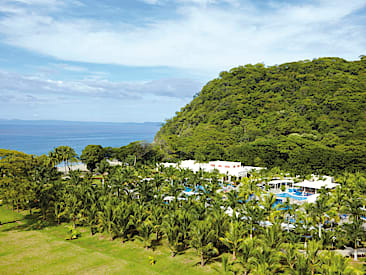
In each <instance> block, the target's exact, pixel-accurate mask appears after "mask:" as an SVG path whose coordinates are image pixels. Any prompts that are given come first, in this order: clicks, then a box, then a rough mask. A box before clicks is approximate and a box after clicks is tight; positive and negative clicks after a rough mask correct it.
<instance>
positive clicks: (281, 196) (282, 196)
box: [276, 193, 307, 201]
mask: <svg viewBox="0 0 366 275" xmlns="http://www.w3.org/2000/svg"><path fill="white" fill-rule="evenodd" d="M276 196H277V197H280V198H292V199H295V200H298V201H303V200H306V199H307V197H304V196H296V195H293V194H291V193H280V194H276Z"/></svg>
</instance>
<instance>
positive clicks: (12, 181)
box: [0, 148, 366, 274]
mask: <svg viewBox="0 0 366 275" xmlns="http://www.w3.org/2000/svg"><path fill="white" fill-rule="evenodd" d="M55 151H58V152H67V151H70V150H65V148H64V149H60V148H59V150H55ZM54 153H55V152H53V153H52V154H50V155H51V156H52V155H54ZM63 159H64V161H66V159H68V157H64V158H63ZM67 161H70V159H68V160H67ZM100 163H101V162H100ZM99 169H101V168H100V167H97V168H96V170H97V171H100V170H99ZM103 169H104V171H103V173H101V175H102V181H100V180H96V179H95V178H94V174H93V173H90V172H84V173H81V172H79V171H72V172H70V173H69V174H68V176H66V177H65V176H63V174H61V173H58V172H57V169H56V166H55V162H54V161H52V159H51V158H50V157H47V156H41V157H35V156H31V155H26V154H23V153H20V152H16V151H9V150H0V173H1V177H0V199H1V200H2V202H3V203H5V204H7V205H8V206H10V207H13V208H14V209H18V210H19V209H28V210H29V211H30V212H32V210H33V211H37V212H38V211H40V213H41V215H40V219H42V220H44V221H45V222H46V221H47V222H51V223H52V222H54V223H71V224H72V228H73V229H72V230H71V233H72V235H71V236H70V239H72V238H77V237H80V236H79V235H80V232H78V229H77V228H78V227H79V226H83V227H89V228H90V233H91V234H92V235H93V234H97V233H98V234H100V233H102V234H107V235H108V236H109V238H110V240H114V241H119V242H121V243H122V244H121V245H123V243H124V242H126V241H140V242H141V243H142V244H143V246H144V247H145V248H146V249H151V248H154V247H159V246H164V245H167V246H168V248H169V250H170V251H171V256H172V257H174V256H176V255H177V254H178V253H185V251H186V250H187V249H194V250H195V251H196V252H197V256H198V258H197V259H198V260H199V262H200V264H201V265H205V264H209V263H211V262H212V261H217V260H218V259H220V260H221V262H222V270H220V273H222V274H224V273H226V274H232V273H234V274H274V273H283V274H356V272H355V270H354V269H353V268H352V267H351V266H350V265H349V260H348V259H346V258H343V257H342V256H341V255H338V254H336V253H335V252H334V249H336V248H340V249H342V248H344V247H345V246H352V247H354V248H355V250H356V253H355V257H356V259H357V249H358V248H359V247H362V246H363V242H364V241H365V240H366V234H365V229H364V227H363V224H364V221H363V218H364V216H365V209H364V208H363V205H365V202H366V197H365V195H366V179H365V176H364V175H362V174H360V173H357V174H350V173H345V174H344V175H343V176H342V177H340V178H339V179H338V180H339V182H340V183H341V185H340V186H339V187H338V188H337V189H335V190H334V191H332V192H328V191H326V190H322V192H321V195H320V197H319V198H318V200H317V201H316V203H311V204H304V205H302V206H301V207H300V206H299V205H297V204H291V203H290V201H289V200H287V201H285V202H284V203H283V204H282V205H277V206H276V197H275V196H274V195H273V194H269V193H266V192H265V191H264V190H261V189H259V188H258V186H257V184H258V183H260V182H262V183H263V182H264V183H266V182H268V181H269V180H270V179H271V178H272V177H281V176H283V175H284V174H285V173H284V172H281V171H280V170H278V169H276V170H272V171H271V170H263V171H262V172H261V173H263V174H253V175H252V176H251V177H250V178H244V179H243V181H242V185H241V186H240V188H239V190H232V191H230V192H229V193H223V192H217V190H219V189H220V188H221V184H222V183H220V182H219V179H220V178H221V175H218V174H216V173H204V172H203V171H201V172H200V173H193V172H191V171H189V170H184V169H183V170H182V169H174V168H172V167H170V168H165V169H164V168H162V167H159V169H156V166H148V165H142V164H141V163H140V165H136V166H133V165H128V164H127V163H125V164H123V165H121V166H113V167H104V168H103ZM98 178H99V179H100V176H99V177H98ZM186 187H188V188H190V189H192V190H197V192H198V194H197V195H194V196H188V197H182V196H183V195H182V191H183V190H185V188H186ZM166 196H169V197H170V199H169V202H167V201H166V200H165V201H164V198H165V197H166ZM182 198H184V199H182ZM344 215H347V218H346V219H342V218H344ZM290 224H291V225H292V226H293V227H290ZM228 255H231V256H228Z"/></svg>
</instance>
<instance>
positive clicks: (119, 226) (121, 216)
mask: <svg viewBox="0 0 366 275" xmlns="http://www.w3.org/2000/svg"><path fill="white" fill-rule="evenodd" d="M132 207H133V206H131V205H130V204H129V203H127V202H126V201H124V200H122V201H121V202H120V203H119V204H118V206H117V207H116V208H115V210H114V216H115V219H114V222H113V225H112V230H113V232H114V234H115V235H116V236H117V237H119V238H121V242H122V243H124V242H125V240H126V239H127V235H128V232H129V230H130V227H131V225H132V219H131V216H132Z"/></svg>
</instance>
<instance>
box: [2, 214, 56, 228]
mask: <svg viewBox="0 0 366 275" xmlns="http://www.w3.org/2000/svg"><path fill="white" fill-rule="evenodd" d="M2 225H13V226H7V227H5V228H1V226H0V231H2V232H9V231H31V230H42V229H44V228H46V227H54V226H57V223H56V222H53V221H50V220H43V219H42V216H41V215H40V214H39V213H33V214H27V215H24V217H23V218H20V219H16V220H14V221H9V222H6V223H2Z"/></svg>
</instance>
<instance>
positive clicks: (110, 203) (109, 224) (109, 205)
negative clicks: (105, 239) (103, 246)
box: [99, 196, 116, 240]
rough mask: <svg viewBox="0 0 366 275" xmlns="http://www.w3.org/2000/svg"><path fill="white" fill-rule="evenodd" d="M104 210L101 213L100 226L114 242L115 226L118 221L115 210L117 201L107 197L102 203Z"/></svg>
mask: <svg viewBox="0 0 366 275" xmlns="http://www.w3.org/2000/svg"><path fill="white" fill-rule="evenodd" d="M101 206H102V210H101V211H100V212H99V226H100V227H101V228H102V229H104V230H106V231H107V232H108V234H109V236H110V240H113V230H112V229H113V225H114V221H115V219H116V216H115V208H116V201H115V199H114V198H113V197H112V196H109V197H107V198H106V199H105V200H104V201H103V202H102V203H101Z"/></svg>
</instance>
